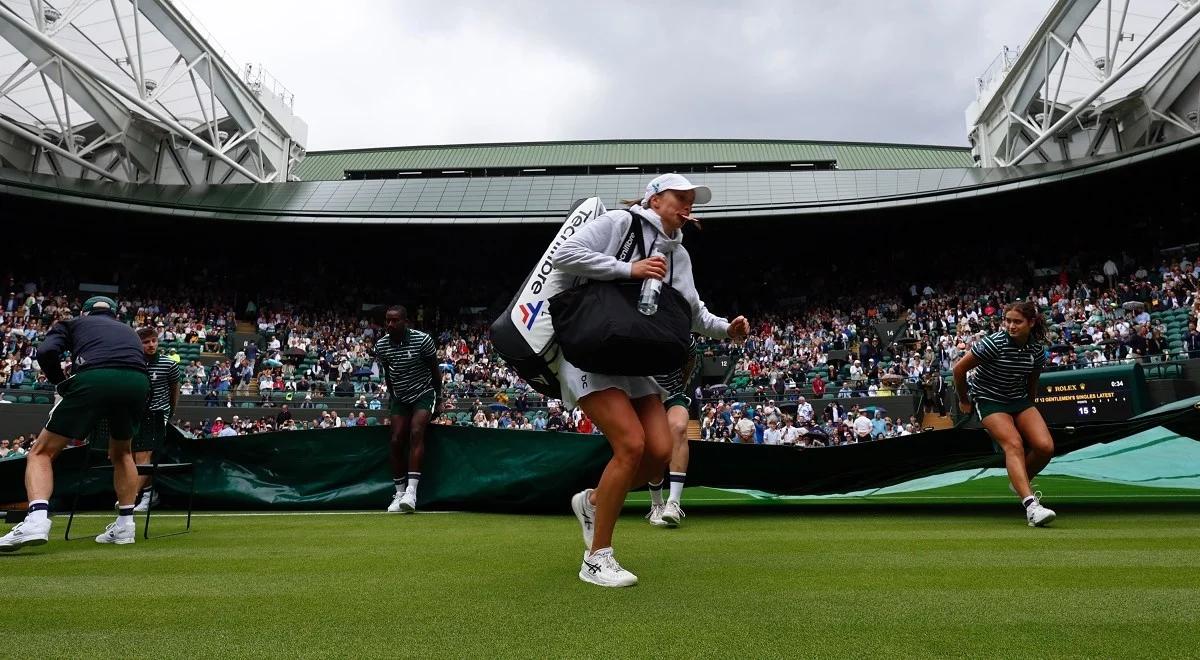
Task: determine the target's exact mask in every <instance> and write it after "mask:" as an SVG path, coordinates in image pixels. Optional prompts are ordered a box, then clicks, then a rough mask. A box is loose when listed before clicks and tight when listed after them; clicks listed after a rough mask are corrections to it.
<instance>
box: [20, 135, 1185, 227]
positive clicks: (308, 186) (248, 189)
mask: <svg viewBox="0 0 1200 660" xmlns="http://www.w3.org/2000/svg"><path fill="white" fill-rule="evenodd" d="M1185 152H1186V157H1194V156H1195V154H1197V153H1200V136H1195V137H1192V138H1187V139H1184V140H1179V141H1176V142H1172V143H1169V144H1158V145H1152V146H1148V147H1144V148H1142V149H1141V150H1138V151H1129V152H1124V153H1118V154H1107V155H1098V156H1093V157H1090V158H1081V159H1077V160H1073V161H1059V162H1052V163H1040V164H1030V165H1024V166H1020V167H992V168H979V167H955V168H937V169H893V170H881V169H876V170H807V171H788V172H702V173H695V174H690V175H689V178H691V179H692V180H693V181H694V182H696V183H703V184H706V185H709V186H711V187H712V189H713V200H712V203H711V204H708V205H706V206H704V207H702V209H701V210H700V215H702V217H704V218H706V219H709V218H717V219H719V218H753V217H787V216H796V215H803V214H813V213H836V212H851V211H868V210H877V209H884V208H889V207H901V206H912V205H918V204H929V203H935V202H941V201H948V200H959V199H968V198H971V197H977V196H981V195H989V194H995V193H1002V192H1008V191H1014V190H1025V189H1029V188H1034V187H1037V186H1042V185H1046V184H1052V183H1056V182H1059V181H1064V180H1068V179H1075V178H1079V177H1085V176H1089V175H1092V174H1097V173H1101V172H1106V171H1109V170H1116V169H1121V168H1125V169H1127V170H1128V171H1130V172H1132V171H1134V170H1135V169H1136V167H1137V165H1138V164H1140V163H1144V162H1147V161H1152V160H1154V159H1157V158H1159V157H1164V156H1170V155H1174V154H1182V153H1185ZM645 183H646V175H645V174H607V175H551V176H481V177H452V176H446V177H434V178H414V179H388V180H352V181H301V182H291V183H270V184H226V185H218V186H199V185H198V186H179V185H174V186H168V185H155V184H127V183H112V182H102V181H82V180H79V179H75V178H68V177H54V176H49V175H44V174H31V173H27V172H19V171H15V170H5V169H0V201H2V200H3V197H2V196H4V195H10V196H16V197H25V198H32V199H35V200H48V201H53V202H63V203H69V204H76V205H87V206H98V207H104V208H111V209H120V210H129V211H138V212H145V213H154V214H162V215H167V216H176V217H180V216H181V217H189V218H213V219H226V220H238V221H259V222H308V223H330V224H397V225H402V224H418V225H420V224H424V225H429V224H502V223H558V222H561V221H562V218H563V214H564V213H566V212H567V211H568V210H569V209H570V208H571V206H572V205H573V203H574V202H575V201H577V200H579V199H582V198H586V197H591V196H599V197H600V198H601V199H602V200H603V201H604V202H605V204H608V205H610V206H612V205H616V204H617V202H618V200H619V199H620V198H622V197H626V198H628V197H631V196H634V195H639V194H640V193H641V191H642V190H643V189H644V186H645Z"/></svg>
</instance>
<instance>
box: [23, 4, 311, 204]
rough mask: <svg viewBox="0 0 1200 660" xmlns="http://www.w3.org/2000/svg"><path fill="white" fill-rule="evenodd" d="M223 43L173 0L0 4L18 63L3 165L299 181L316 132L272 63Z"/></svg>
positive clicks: (101, 174) (117, 175)
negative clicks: (255, 63)
mask: <svg viewBox="0 0 1200 660" xmlns="http://www.w3.org/2000/svg"><path fill="white" fill-rule="evenodd" d="M214 43H215V42H214V41H213V40H212V39H211V38H210V37H207V36H206V35H205V34H203V33H202V31H201V29H200V28H199V27H198V25H196V24H195V22H194V21H193V20H191V19H189V18H188V17H186V16H185V14H184V13H183V12H182V10H181V8H179V7H176V6H175V5H174V4H173V3H172V2H171V1H170V0H137V1H136V2H116V1H112V2H96V1H94V0H93V1H90V2H89V1H80V2H74V3H71V4H70V5H69V6H65V7H63V8H62V9H61V10H60V9H55V8H52V7H49V6H48V5H47V4H46V3H44V2H41V1H38V2H30V3H25V4H22V3H3V4H0V61H5V62H9V63H11V64H12V67H13V68H12V70H11V71H5V72H4V73H3V74H0V76H7V77H6V78H4V77H0V144H3V145H4V147H3V149H0V167H6V168H11V169H17V170H20V171H25V172H30V173H45V174H54V175H57V176H64V177H75V178H84V179H94V178H103V179H108V180H113V181H128V182H135V183H168V184H170V183H179V184H195V183H226V182H246V181H250V182H268V181H285V180H287V179H288V178H289V174H290V172H291V170H292V169H293V167H294V166H295V165H296V163H298V162H299V160H300V159H301V158H303V156H304V144H305V142H306V141H307V127H306V126H305V125H304V122H303V121H301V120H300V119H299V118H297V117H295V116H294V114H293V113H292V97H291V95H290V93H289V92H287V91H286V90H285V89H283V88H282V87H281V86H279V85H278V84H277V83H275V82H274V81H273V80H272V79H269V77H267V76H265V74H263V73H262V71H261V69H259V70H257V71H256V72H255V71H254V69H253V68H249V69H247V70H246V73H245V74H243V77H239V75H238V73H237V72H238V71H239V68H238V67H236V66H235V65H234V64H233V63H232V62H231V61H230V59H229V57H228V55H227V54H225V53H224V52H223V51H221V50H219V49H218V48H216V47H214V45H213V44H214ZM251 73H253V74H254V77H253V79H252V80H251V78H250V76H251ZM222 133H224V134H225V136H228V135H234V136H235V142H229V143H227V142H226V139H225V138H224V137H221V134H222ZM77 136H82V137H83V138H84V139H83V140H82V141H80V140H78V139H76V138H77ZM84 149H87V150H88V151H87V153H86V154H84V153H81V152H82V151H83V150H84ZM85 155H86V156H87V158H84V157H83V156H85Z"/></svg>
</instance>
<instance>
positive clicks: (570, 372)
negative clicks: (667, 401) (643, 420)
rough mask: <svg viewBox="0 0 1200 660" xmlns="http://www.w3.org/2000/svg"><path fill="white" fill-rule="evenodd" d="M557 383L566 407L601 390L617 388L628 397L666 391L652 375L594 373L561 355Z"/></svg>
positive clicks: (640, 396)
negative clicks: (583, 369)
mask: <svg viewBox="0 0 1200 660" xmlns="http://www.w3.org/2000/svg"><path fill="white" fill-rule="evenodd" d="M558 384H559V385H560V386H561V387H562V398H563V406H564V407H566V408H568V409H572V408H575V407H577V406H578V405H579V400H580V399H582V398H583V397H585V396H587V395H589V394H591V393H593V392H599V391H601V390H609V389H618V390H621V391H622V392H624V393H625V394H627V395H628V396H629V398H630V399H640V398H642V397H644V396H650V395H651V394H657V395H658V397H659V398H660V399H661V398H663V397H666V396H667V391H666V390H664V389H663V388H661V387H659V386H658V382H657V381H655V380H654V377H653V376H611V375H609V374H594V373H590V372H587V371H582V370H580V369H579V367H576V366H575V365H573V364H571V363H570V362H567V359H566V358H565V357H561V356H560V357H559V358H558Z"/></svg>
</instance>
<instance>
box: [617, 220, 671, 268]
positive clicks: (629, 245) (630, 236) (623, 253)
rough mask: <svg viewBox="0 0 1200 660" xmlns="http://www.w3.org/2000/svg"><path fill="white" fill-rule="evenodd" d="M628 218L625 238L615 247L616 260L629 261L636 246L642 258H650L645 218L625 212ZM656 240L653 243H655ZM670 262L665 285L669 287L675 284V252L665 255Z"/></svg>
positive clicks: (651, 245)
mask: <svg viewBox="0 0 1200 660" xmlns="http://www.w3.org/2000/svg"><path fill="white" fill-rule="evenodd" d="M626 212H627V213H628V214H629V216H630V222H629V231H628V232H627V233H626V234H625V238H624V239H622V240H621V244H620V245H619V246H617V259H620V260H621V261H631V260H632V257H633V246H634V245H635V244H636V245H637V248H638V250H639V251H640V252H641V255H642V258H643V259H645V258H647V257H649V256H650V250H649V249H647V247H646V232H645V229H644V228H643V226H644V225H645V224H646V218H644V217H642V216H641V214H639V213H634V212H633V211H630V210H626ZM657 241H658V239H657V238H656V239H655V241H654V242H657ZM654 242H651V243H650V248H653V247H654ZM667 259H668V261H669V262H670V263H669V264H668V268H667V273H668V274H667V285H668V286H671V285H673V284H674V283H675V251H674V250H672V251H671V254H669V255H667Z"/></svg>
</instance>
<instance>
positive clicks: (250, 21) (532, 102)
mask: <svg viewBox="0 0 1200 660" xmlns="http://www.w3.org/2000/svg"><path fill="white" fill-rule="evenodd" d="M177 2H179V3H181V4H184V5H186V7H187V8H188V9H190V10H191V12H192V13H193V14H194V15H195V16H196V17H197V18H198V19H199V20H200V22H201V23H202V24H203V26H204V28H205V29H206V30H207V31H208V32H209V33H211V34H212V35H213V36H214V37H215V38H216V40H217V41H218V42H219V43H220V45H221V46H222V47H223V48H224V49H225V50H227V51H228V52H229V53H230V54H231V55H232V56H233V58H234V59H235V60H237V61H238V62H242V63H246V62H250V63H256V64H262V65H263V66H264V67H266V69H267V70H268V71H270V72H271V74H273V75H274V76H275V77H276V78H277V79H279V80H280V81H281V82H282V83H283V84H284V85H286V86H287V88H288V89H290V90H291V91H292V92H293V93H294V94H295V96H296V105H295V108H296V112H297V114H298V115H300V117H302V118H303V119H304V120H305V121H306V122H307V123H308V126H309V139H308V145H307V146H308V149H309V150H310V151H312V150H319V149H339V148H353V147H379V146H395V145H409V144H446V143H462V142H506V141H538V140H579V139H611V138H774V139H820V140H854V141H883V142H907V143H921V144H947V145H965V144H966V127H965V126H964V120H963V111H964V109H965V108H966V106H967V105H968V104H969V103H970V102H971V101H972V100H973V99H974V93H975V78H976V77H977V76H979V75H980V74H981V73H983V71H984V70H985V69H986V68H987V67H988V65H989V64H990V63H991V62H992V60H993V59H994V58H995V57H996V55H997V54H998V53H999V52H1000V49H1001V47H1002V46H1004V45H1008V46H1019V45H1022V44H1023V43H1024V41H1025V39H1026V37H1028V35H1029V34H1030V33H1031V32H1032V31H1033V28H1034V27H1035V26H1036V25H1037V23H1038V22H1039V21H1040V20H1041V18H1042V16H1043V15H1044V14H1045V12H1046V10H1047V8H1048V7H1049V5H1050V3H1049V1H1048V0H988V1H984V0H868V1H867V2H831V1H829V0H817V1H809V0H790V1H789V0H779V1H777V2H775V1H767V0H762V1H741V2H725V1H719V0H711V1H710V0H693V1H692V2H682V1H680V2H674V1H669V0H668V1H663V2H657V3H647V2H634V1H624V0H608V1H599V2H597V1H593V2H577V1H576V0H558V1H556V2H548V1H546V2H520V1H516V0H506V1H504V2H482V1H481V2H469V1H466V0H463V1H458V0H443V1H441V2H423V1H422V2H418V1H415V0H413V1H408V0H405V1H401V0H339V1H337V2H329V1H328V0H326V1H325V2H311V1H309V0H177Z"/></svg>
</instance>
